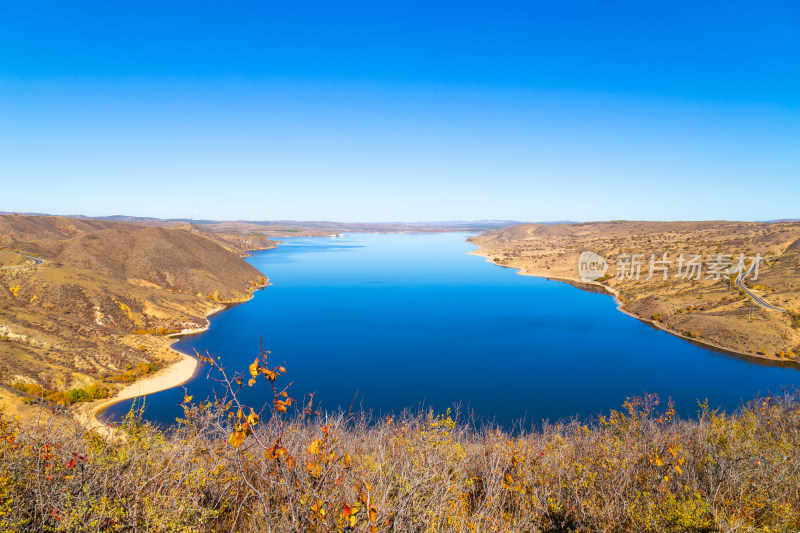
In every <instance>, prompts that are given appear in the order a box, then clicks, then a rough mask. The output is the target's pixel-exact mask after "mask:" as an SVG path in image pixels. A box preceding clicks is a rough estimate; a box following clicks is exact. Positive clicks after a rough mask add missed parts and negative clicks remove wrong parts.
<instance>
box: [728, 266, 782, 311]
mask: <svg viewBox="0 0 800 533" xmlns="http://www.w3.org/2000/svg"><path fill="white" fill-rule="evenodd" d="M765 259H766V257H765V258H763V259H759V260H758V261H753V264H752V265H750V268H748V269H747V270H746V271H744V272H742V273H741V274H739V275H738V276H736V286H737V287H739V288H740V289H742V290H743V291H744V292H745V293H747V295H748V296H749V297H750V298H752V299H753V301H754V302H755V303H757V304H758V305H760V306H761V307H763V308H764V309H772V310H773V311H780V312H781V313H784V312H785V310H784V309H781V308H780V307H775V306H774V305H772V304H769V303H767V302H766V301H765V300H764V299H763V298H762V297H761V296H758V295H756V294H753V293H752V292H750V289H748V288H747V285H745V284H744V280H745V278H746V277H747V276H749V275H750V274H752V273H753V272H754V271H755V270H756V269H757V268H758V265H760V264H761V263H762V262H763V261H764V260H765Z"/></svg>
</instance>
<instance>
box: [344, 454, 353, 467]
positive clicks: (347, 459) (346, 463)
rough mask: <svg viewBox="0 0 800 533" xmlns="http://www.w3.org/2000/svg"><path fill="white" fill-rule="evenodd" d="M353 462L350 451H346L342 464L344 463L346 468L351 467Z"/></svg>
mask: <svg viewBox="0 0 800 533" xmlns="http://www.w3.org/2000/svg"><path fill="white" fill-rule="evenodd" d="M351 462H352V459H351V458H350V454H349V453H346V454H344V456H342V464H343V465H344V467H345V468H350V463H351Z"/></svg>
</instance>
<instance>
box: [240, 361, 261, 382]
mask: <svg viewBox="0 0 800 533" xmlns="http://www.w3.org/2000/svg"><path fill="white" fill-rule="evenodd" d="M239 368H242V367H239ZM248 369H249V370H250V375H251V376H253V377H256V376H258V357H256V360H255V361H253V364H252V365H250V366H249V367H248Z"/></svg>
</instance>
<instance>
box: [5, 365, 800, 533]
mask: <svg viewBox="0 0 800 533" xmlns="http://www.w3.org/2000/svg"><path fill="white" fill-rule="evenodd" d="M268 357H269V353H268V352H261V354H259V356H258V357H257V358H256V360H255V361H254V362H253V364H252V365H251V366H250V368H249V372H246V373H244V374H231V375H229V374H228V373H227V372H226V371H225V370H224V369H222V368H219V367H218V366H217V365H218V362H217V361H216V360H214V359H211V358H206V359H205V362H206V364H210V365H212V366H214V367H215V370H217V372H218V374H219V377H218V379H219V380H220V381H221V382H222V383H223V384H224V385H225V388H226V389H227V391H228V392H227V394H226V395H225V396H224V397H221V398H215V399H210V400H205V401H195V400H194V398H192V397H189V396H187V397H186V398H185V399H184V400H185V402H184V415H183V417H182V419H181V420H180V421H179V423H178V424H177V425H176V427H175V428H173V429H171V430H169V431H167V432H164V431H161V430H159V429H157V428H155V427H153V426H151V425H150V424H148V423H147V422H145V421H143V420H142V418H141V411H140V410H136V409H135V410H133V411H132V412H131V413H129V414H128V416H127V417H126V419H125V420H124V421H122V423H120V424H119V426H118V427H116V428H115V436H114V437H112V438H110V439H109V438H106V437H105V436H103V435H101V434H99V433H97V432H93V431H88V430H87V429H86V428H84V427H81V426H80V425H75V424H74V423H72V422H70V421H69V420H68V419H67V418H66V417H65V416H64V415H63V414H52V415H48V416H42V417H40V418H39V420H37V421H36V422H22V421H11V420H9V419H8V418H5V417H3V418H0V531H274V532H284V531H319V532H327V531H338V532H352V531H363V532H368V531H382V532H389V531H401V532H407V531H418V532H439V531H441V532H444V531H447V532H450V531H453V532H478V531H509V532H511V531H513V532H516V531H531V532H533V531H551V532H556V531H576V532H577V531H607V532H617V531H619V532H621V531H645V532H648V531H649V532H664V531H666V532H689V531H692V532H704V531H728V532H734V531H792V530H797V529H798V528H800V393H798V392H797V391H790V392H785V393H783V394H781V395H779V396H775V397H765V398H761V399H758V400H755V401H753V402H750V403H749V404H747V405H745V406H743V407H742V408H740V409H739V410H738V411H737V412H735V413H730V414H728V413H723V412H720V411H716V410H712V409H709V408H708V407H707V405H700V406H699V407H698V415H697V417H696V418H693V419H677V418H676V417H675V413H674V409H673V407H672V405H671V404H669V403H667V405H665V406H662V405H660V404H659V399H658V398H657V397H655V396H644V397H641V398H632V399H630V400H628V401H627V402H625V404H624V405H623V407H622V409H620V410H618V411H616V410H615V411H611V412H610V413H609V414H608V415H606V416H603V417H599V418H597V419H595V420H592V421H590V422H586V421H581V420H578V419H574V420H569V421H565V422H562V423H558V424H543V425H542V426H540V427H538V428H536V429H532V430H529V431H518V432H515V433H509V432H508V431H505V430H503V429H501V428H497V427H477V426H476V425H475V424H474V423H470V421H468V420H462V419H461V418H460V416H459V414H458V413H457V412H454V413H451V412H445V413H442V414H436V413H434V412H432V411H420V412H404V413H401V414H398V415H397V416H390V417H382V418H378V419H376V418H375V417H372V416H370V415H369V414H368V413H360V412H359V413H351V412H337V413H325V412H318V411H316V410H315V408H314V401H313V398H312V397H308V396H306V397H304V398H302V399H299V400H296V399H294V398H292V397H291V396H290V395H289V394H288V391H287V390H286V389H285V388H283V387H282V386H280V385H279V383H281V382H282V377H283V375H284V374H285V369H284V368H283V367H282V366H275V367H271V366H270V365H268V364H267V361H268ZM259 381H263V382H265V383H266V387H267V390H268V391H269V395H270V397H271V398H272V400H271V401H270V402H269V403H268V407H267V408H266V409H263V410H259V411H256V410H255V409H252V408H251V407H250V406H247V405H244V404H242V403H240V401H239V394H238V392H239V391H240V390H241V388H243V387H248V386H264V385H263V384H260V383H259Z"/></svg>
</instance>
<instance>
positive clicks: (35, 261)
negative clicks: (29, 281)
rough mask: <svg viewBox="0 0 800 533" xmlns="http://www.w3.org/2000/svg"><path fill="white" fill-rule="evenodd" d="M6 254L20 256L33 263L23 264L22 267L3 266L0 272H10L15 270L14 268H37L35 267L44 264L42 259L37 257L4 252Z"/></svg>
mask: <svg viewBox="0 0 800 533" xmlns="http://www.w3.org/2000/svg"><path fill="white" fill-rule="evenodd" d="M6 253H9V254H16V255H21V256H22V257H26V258H28V259H30V260H31V261H33V263H25V264H23V265H11V266H4V267H0V270H12V269H15V268H28V267H37V266H39V265H41V264H42V263H44V259H39V258H38V257H33V256H32V255H25V254H20V253H17V252H9V251H6Z"/></svg>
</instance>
